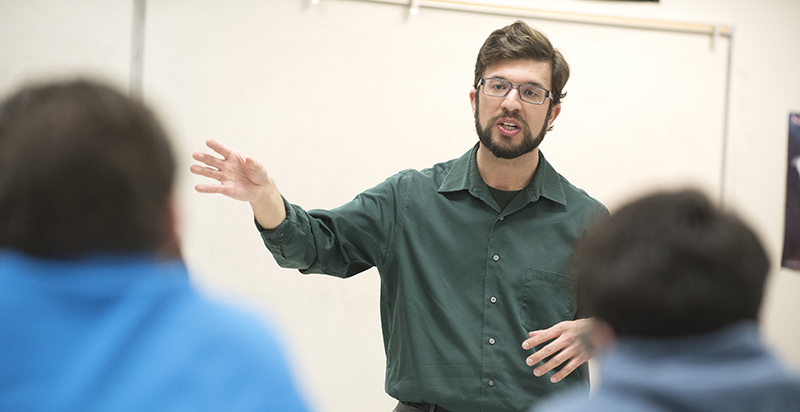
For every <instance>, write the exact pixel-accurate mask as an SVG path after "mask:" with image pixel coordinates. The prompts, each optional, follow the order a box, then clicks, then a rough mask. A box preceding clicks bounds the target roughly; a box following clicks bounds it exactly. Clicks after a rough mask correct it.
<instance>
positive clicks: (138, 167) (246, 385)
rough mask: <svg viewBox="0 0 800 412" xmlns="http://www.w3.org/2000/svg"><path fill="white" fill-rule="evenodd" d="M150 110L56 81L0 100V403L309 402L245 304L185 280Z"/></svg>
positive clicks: (174, 407) (171, 169)
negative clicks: (210, 293) (221, 298)
mask: <svg viewBox="0 0 800 412" xmlns="http://www.w3.org/2000/svg"><path fill="white" fill-rule="evenodd" d="M174 176H175V162H174V159H173V154H172V149H171V147H170V144H169V141H168V138H167V136H166V135H165V133H164V131H163V129H162V127H161V126H160V124H159V123H158V121H157V120H156V118H155V116H154V115H153V114H152V113H151V111H150V110H149V109H148V108H147V107H145V106H144V105H142V104H140V103H138V102H136V101H133V100H132V99H129V98H128V97H126V96H124V95H123V94H121V93H120V92H118V91H117V90H115V89H113V88H112V87H109V86H106V85H103V84H100V83H96V82H92V81H87V80H80V79H77V80H65V81H53V82H47V83H42V84H32V85H28V86H25V87H23V88H22V89H20V90H19V91H17V92H16V93H13V94H12V95H10V96H9V97H8V98H7V99H5V100H4V101H3V102H2V104H0V318H1V319H2V322H0V410H2V411H273V410H274V411H282V412H284V411H306V410H307V408H306V406H305V404H304V401H303V400H302V397H301V395H300V394H299V393H298V390H297V389H296V387H295V385H294V383H293V378H292V376H291V374H290V371H289V368H288V367H287V364H286V361H285V360H284V357H283V355H282V354H281V348H280V344H279V342H278V340H277V339H276V337H275V336H273V334H272V332H270V330H269V329H267V325H265V324H264V322H263V321H262V320H260V318H259V317H258V316H256V315H255V314H250V313H248V312H247V311H245V310H243V309H240V308H235V307H233V306H229V305H228V304H222V303H220V302H215V301H213V300H211V299H209V298H208V297H205V296H203V295H201V294H199V293H198V292H197V291H196V290H195V289H194V288H193V287H192V285H191V283H190V280H189V276H188V274H187V269H186V267H185V265H184V263H183V262H182V260H181V258H180V251H179V247H178V245H179V242H178V237H177V230H176V212H175V204H174V202H173V201H172V189H173V181H174Z"/></svg>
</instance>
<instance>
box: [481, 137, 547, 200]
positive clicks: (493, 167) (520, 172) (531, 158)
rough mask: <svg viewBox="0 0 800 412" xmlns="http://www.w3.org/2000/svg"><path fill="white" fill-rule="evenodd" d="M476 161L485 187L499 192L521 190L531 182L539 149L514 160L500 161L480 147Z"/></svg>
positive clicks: (537, 160) (537, 163)
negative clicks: (487, 186)
mask: <svg viewBox="0 0 800 412" xmlns="http://www.w3.org/2000/svg"><path fill="white" fill-rule="evenodd" d="M476 160H477V162H478V172H479V173H480V174H481V177H482V178H483V181H484V182H486V184H487V185H489V186H491V187H493V188H495V189H500V190H507V191H511V190H522V189H524V188H525V187H526V186H528V183H530V182H531V180H533V175H534V174H535V173H536V167H537V166H539V149H538V148H536V149H535V150H533V151H532V152H530V153H526V154H524V155H522V156H520V157H518V158H516V159H500V158H498V157H495V156H494V155H493V154H492V153H491V152H490V151H489V150H488V149H486V147H484V146H483V145H480V147H478V154H477V159H476Z"/></svg>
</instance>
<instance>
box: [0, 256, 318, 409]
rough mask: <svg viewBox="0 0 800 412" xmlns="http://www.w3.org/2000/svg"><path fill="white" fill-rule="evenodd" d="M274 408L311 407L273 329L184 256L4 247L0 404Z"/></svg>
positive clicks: (0, 278) (2, 406)
mask: <svg viewBox="0 0 800 412" xmlns="http://www.w3.org/2000/svg"><path fill="white" fill-rule="evenodd" d="M271 410H274V411H282V412H285V411H292V412H306V411H307V408H306V406H305V405H304V402H303V401H302V399H301V396H300V394H299V393H298V391H297V390H296V388H295V386H294V384H293V379H292V376H291V375H290V371H289V369H288V368H287V365H286V362H285V360H284V358H283V355H282V354H281V350H280V346H279V344H278V341H277V339H275V337H274V336H273V335H272V334H271V332H270V331H269V330H268V329H267V328H266V327H265V325H264V324H263V322H262V321H260V320H259V319H258V318H257V317H256V316H253V315H249V314H246V313H245V312H242V311H241V310H238V309H235V308H232V307H230V306H228V305H223V304H220V303H217V302H213V301H211V300H209V299H207V298H206V297H203V296H202V295H200V294H199V293H197V291H195V289H194V288H192V286H191V284H190V282H189V277H188V274H187V271H186V267H185V266H184V264H183V263H182V262H180V261H177V260H175V261H170V262H159V261H157V259H156V257H155V256H151V255H135V256H92V257H88V258H82V259H79V260H69V261H68V260H54V259H42V258H34V257H31V256H27V255H24V254H22V253H18V252H14V251H11V250H8V249H0V411H4V412H13V411H59V412H60V411H81V412H86V411H103V412H106V411H131V412H133V411H136V412H139V411H169V412H176V411H177V412H179V411H192V412H197V411H271Z"/></svg>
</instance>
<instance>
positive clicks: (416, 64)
mask: <svg viewBox="0 0 800 412" xmlns="http://www.w3.org/2000/svg"><path fill="white" fill-rule="evenodd" d="M492 3H496V4H500V5H525V6H526V7H531V3H533V2H525V1H522V0H508V1H492ZM535 3H536V7H542V8H549V9H555V10H563V11H576V12H583V13H597V14H603V15H616V16H629V17H642V18H653V19H659V20H678V21H690V22H708V23H720V24H725V25H730V26H732V27H733V28H734V30H735V34H734V37H733V40H732V46H733V53H732V56H731V57H732V59H731V63H732V71H731V74H732V76H731V89H730V99H729V100H728V102H729V107H730V111H729V117H728V122H727V128H728V135H727V152H723V150H722V148H723V136H724V135H723V132H724V129H725V123H724V122H725V117H724V110H723V109H724V104H725V96H726V88H725V85H726V83H725V81H726V76H727V65H728V57H729V56H728V45H729V40H728V39H725V38H721V39H717V40H716V41H713V40H712V39H711V38H710V37H708V36H702V35H687V34H679V33H664V32H656V31H648V30H633V29H623V28H615V27H599V26H591V25H584V24H574V23H564V22H555V21H543V20H536V19H525V20H526V21H527V22H528V23H530V24H532V25H534V26H537V27H539V28H541V29H542V30H543V31H545V32H546V33H547V34H548V35H549V36H550V38H551V40H552V41H553V42H554V44H555V45H556V47H559V48H561V49H562V50H563V51H564V53H565V55H566V56H567V59H568V60H569V61H570V63H571V65H572V67H573V76H572V78H571V80H570V83H568V85H567V90H568V91H569V94H568V96H567V98H566V99H565V100H564V109H563V112H562V115H561V116H560V117H559V119H558V120H557V122H556V128H555V130H554V131H553V132H552V133H551V134H549V135H548V137H547V139H545V142H544V144H543V146H542V148H543V151H544V153H545V154H546V155H547V156H548V158H549V160H550V161H551V162H552V163H553V164H554V165H555V167H556V168H557V169H558V170H559V171H561V172H562V173H563V174H565V175H566V176H567V177H568V178H569V179H570V180H572V181H573V183H575V184H577V185H578V186H581V187H584V188H586V189H587V190H588V191H589V192H590V193H592V194H593V195H595V196H596V197H597V198H599V199H600V200H602V201H604V202H605V203H606V204H608V205H609V206H610V207H611V208H612V209H613V208H614V207H615V205H618V204H619V203H620V202H622V201H624V200H626V199H627V198H629V197H631V196H634V195H636V194H638V193H640V192H641V191H644V190H651V189H653V188H656V187H663V186H674V185H678V184H684V183H690V184H693V185H697V186H700V187H701V188H703V189H705V190H707V191H708V192H709V193H710V194H711V195H712V196H714V197H718V198H721V199H722V200H723V201H724V202H725V204H726V205H728V206H729V207H732V208H734V209H736V210H737V211H740V212H741V213H742V214H743V215H744V216H745V217H746V218H747V219H748V220H749V221H750V222H751V223H752V224H753V225H754V226H755V227H756V228H757V229H758V230H759V232H760V233H761V234H762V237H763V240H764V241H765V243H766V244H767V246H768V247H769V249H770V252H771V254H772V257H773V262H774V266H775V270H774V271H773V274H772V275H773V276H772V278H771V282H770V284H769V289H768V294H767V301H766V304H765V310H764V314H763V324H764V328H765V335H766V338H767V339H768V342H769V343H770V344H771V345H772V346H773V347H774V348H775V349H776V351H777V352H778V353H779V354H780V355H781V356H782V357H783V358H784V359H786V361H787V362H789V363H790V364H791V365H793V366H794V367H797V368H800V328H797V327H796V325H795V321H794V319H793V314H794V313H795V312H797V311H798V310H800V303H798V300H797V299H796V298H795V297H793V296H797V295H800V274H798V273H796V272H791V271H787V270H783V269H779V259H780V250H781V245H782V239H783V202H784V190H785V189H784V183H785V182H784V179H785V177H784V176H785V161H786V144H787V134H788V129H787V124H788V116H787V115H788V113H789V112H791V111H795V112H799V111H800V78H798V77H797V76H796V73H798V72H800V56H798V55H797V54H795V53H790V52H789V50H790V49H791V41H792V40H795V39H799V38H800V25H798V24H797V23H796V22H795V21H796V18H795V17H796V16H798V15H800V2H797V1H796V0H764V1H760V2H751V1H744V0H735V1H730V0H662V1H661V3H657V4H654V3H644V4H635V3H634V4H628V3H623V2H613V1H589V0H549V1H545V0H542V1H540V2H535ZM755 3H758V4H755ZM132 10H133V7H132V2H131V1H122V0H116V1H99V0H94V1H92V0H81V1H78V0H73V1H70V2H60V1H56V0H50V1H48V0H34V1H11V0H0V92H7V91H8V90H10V89H12V88H14V87H16V86H17V85H18V84H19V83H20V82H22V81H24V80H25V79H27V78H31V77H40V76H54V75H55V76H63V75H70V74H73V73H79V72H83V71H88V72H91V73H95V74H98V75H100V76H102V77H104V78H107V79H109V80H110V81H112V82H114V83H116V84H119V85H120V86H121V87H124V88H127V87H128V85H127V82H128V79H129V78H130V74H131V70H132V69H131V59H130V54H131V36H132V34H131V33H132V30H131V25H132V20H133V17H132ZM513 20H514V17H513V16H499V15H485V14H476V13H465V12H454V11H444V10H434V9H426V8H423V9H422V10H421V12H420V14H419V15H416V16H409V15H408V13H407V7H406V6H393V5H385V4H375V3H369V2H361V1H339V0H321V2H320V4H319V5H311V4H310V3H309V2H308V1H307V0H275V1H270V2H264V1H256V0H252V1H247V0H236V1H227V2H219V1H210V0H195V1H186V0H184V1H179V0H171V1H164V0H149V1H147V14H146V23H145V36H146V37H145V54H144V71H143V73H142V75H143V79H144V83H143V88H144V96H145V99H146V100H147V101H148V102H149V103H151V104H152V105H153V106H155V108H156V109H157V110H158V112H159V113H160V114H161V117H162V118H163V119H164V122H165V124H166V125H167V127H168V129H170V130H171V132H172V134H173V136H174V139H175V146H176V149H177V152H178V155H179V156H180V161H181V165H180V167H181V169H180V172H181V175H180V178H179V187H178V197H179V201H180V203H181V205H182V209H183V219H184V220H183V222H182V234H183V238H184V250H185V254H186V259H187V262H188V263H189V265H190V266H191V268H192V269H193V270H194V272H195V274H196V277H195V279H196V280H197V282H198V284H200V285H202V286H203V287H205V288H207V289H208V290H209V291H211V292H212V293H216V294H221V295H224V296H227V297H230V298H233V299H236V300H240V301H243V302H246V303H248V304H250V305H253V306H254V307H256V308H258V309H259V310H263V312H264V313H265V316H270V317H271V318H272V319H273V321H274V322H275V323H276V324H277V325H279V327H280V328H281V329H282V332H283V336H284V337H285V339H286V343H287V346H288V349H289V350H290V353H291V356H292V360H293V362H294V363H295V366H296V368H297V370H298V372H299V374H300V377H301V379H302V381H303V383H304V385H305V386H306V388H307V389H308V391H309V395H310V396H311V397H312V398H313V399H314V402H315V403H316V405H317V406H318V407H319V409H320V410H323V411H329V412H336V411H349V410H351V408H352V402H354V401H355V400H359V401H360V402H363V405H364V407H363V410H365V411H367V410H369V411H372V410H387V411H388V410H391V407H392V406H393V404H394V401H392V400H391V399H390V398H389V397H388V396H387V395H386V394H385V393H384V392H383V372H384V370H383V368H384V362H385V359H384V356H383V351H382V340H381V336H380V324H379V314H378V290H379V281H378V277H377V273H376V272H375V271H368V272H366V273H364V274H361V275H359V276H356V277H355V278H353V279H348V280H339V279H334V278H329V277H326V276H315V275H312V276H301V275H299V274H297V273H296V272H294V271H289V270H283V269H280V268H278V267H277V265H276V264H275V263H274V262H273V261H272V259H271V257H270V256H269V254H268V253H267V251H266V250H265V249H264V247H263V246H262V244H261V242H260V239H259V237H258V234H257V232H256V231H255V230H254V228H253V224H252V216H251V214H250V210H249V207H248V206H247V205H246V204H241V203H238V202H234V201H232V200H230V199H227V198H222V197H218V196H207V195H199V194H197V193H195V192H194V191H193V185H194V184H196V183H200V182H201V181H202V179H200V178H198V177H195V176H190V175H189V173H188V167H189V165H190V164H191V163H192V161H191V152H192V151H195V150H200V149H202V148H203V142H204V141H205V139H207V138H216V139H218V140H221V141H223V142H224V143H226V144H228V145H231V146H233V147H237V148H239V149H241V150H243V151H245V152H247V153H249V154H252V155H254V156H256V157H258V158H260V159H261V160H263V161H264V162H265V163H266V164H267V165H268V167H269V168H270V171H271V173H272V175H273V177H274V178H275V180H276V181H277V182H278V184H279V186H280V187H281V189H282V191H283V193H284V194H285V196H286V197H287V198H289V199H290V200H291V201H293V202H295V203H298V204H300V205H302V206H305V207H308V208H328V207H334V206H337V205H339V204H341V203H343V202H345V201H347V200H349V199H350V198H352V197H353V196H355V195H356V194H357V193H358V192H360V191H361V190H363V189H365V188H367V187H369V186H372V185H374V184H376V183H378V182H380V181H381V180H383V179H384V178H385V177H387V176H389V175H391V174H393V173H395V172H396V171H398V170H401V169H405V168H422V167H426V166H429V165H431V164H433V163H435V162H438V161H442V160H447V159H450V158H453V157H456V156H458V155H460V154H461V153H463V152H464V151H466V150H467V149H468V148H469V147H471V145H472V144H473V143H474V141H475V135H474V128H473V123H472V117H471V113H470V106H469V100H468V92H469V89H470V85H471V82H472V70H473V67H474V59H475V55H476V53H477V50H478V48H479V47H480V45H481V44H482V42H483V40H484V39H485V37H486V36H487V35H488V34H489V32H491V30H493V29H495V28H498V27H501V26H503V25H506V24H508V23H510V22H511V21H513ZM133 70H135V69H133ZM289 82H297V84H296V85H294V86H292V87H290V88H288V89H287V88H285V86H284V85H285V84H287V83H289ZM351 86H358V87H351ZM723 164H725V165H727V167H726V168H725V169H724V170H723ZM723 181H724V182H726V183H725V186H724V187H723V185H722V183H721V182H723ZM267 314H269V315H267Z"/></svg>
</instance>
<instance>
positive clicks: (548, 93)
mask: <svg viewBox="0 0 800 412" xmlns="http://www.w3.org/2000/svg"><path fill="white" fill-rule="evenodd" d="M487 80H493V81H498V82H503V83H506V84H508V85H510V86H511V87H509V88H508V90H506V92H505V93H504V94H489V93H487V92H486V81H487ZM481 86H483V94H485V95H487V96H490V97H506V96H508V94H509V93H511V90H512V89H517V96H519V99H520V100H522V101H523V102H525V103H528V104H535V105H537V106H538V105H542V104H544V101H545V100H547V99H550V100H551V101H552V100H553V93H552V92H551V91H550V90H547V89H543V88H541V87H539V86H534V85H532V84H517V83H512V82H510V81H508V80H506V79H501V78H499V77H488V78H487V77H484V78H483V79H481V81H480V83H478V87H481ZM521 86H529V87H533V88H534V89H539V90H542V91H544V98H543V99H542V101H541V102H539V103H536V102H532V101H530V100H525V98H524V97H522V93H520V91H519V88H520V87H521Z"/></svg>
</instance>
